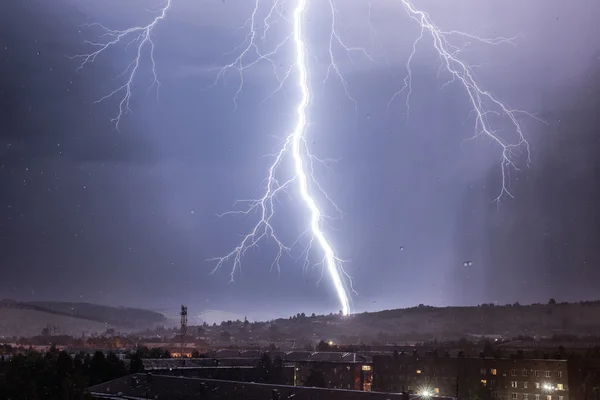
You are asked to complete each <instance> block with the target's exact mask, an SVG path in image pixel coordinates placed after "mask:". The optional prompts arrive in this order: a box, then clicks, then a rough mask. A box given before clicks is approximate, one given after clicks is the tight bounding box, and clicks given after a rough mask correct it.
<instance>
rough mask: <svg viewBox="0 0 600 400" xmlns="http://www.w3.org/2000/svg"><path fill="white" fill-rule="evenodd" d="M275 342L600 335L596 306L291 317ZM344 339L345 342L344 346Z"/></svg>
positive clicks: (435, 309)
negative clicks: (290, 339) (309, 339)
mask: <svg viewBox="0 0 600 400" xmlns="http://www.w3.org/2000/svg"><path fill="white" fill-rule="evenodd" d="M275 325H276V327H277V332H278V336H280V337H288V338H313V337H318V338H325V339H328V340H329V339H331V340H338V339H340V338H342V337H344V338H347V339H349V340H350V341H351V342H354V341H356V340H360V341H364V342H365V343H366V342H371V341H378V342H394V341H397V342H399V341H404V340H406V341H414V340H417V341H421V340H427V339H432V338H436V339H438V340H440V339H457V338H461V337H465V336H468V335H501V336H503V337H516V336H519V335H523V336H538V337H541V336H552V335H554V334H560V335H578V336H586V335H600V302H597V301H596V302H581V303H561V304H533V305H506V306H495V305H482V306H476V307H430V306H423V305H421V306H419V307H413V308H408V309H397V310H385V311H379V312H371V313H362V314H355V315H352V316H349V317H342V316H339V315H329V316H316V317H300V318H298V317H294V318H292V319H279V320H277V321H275ZM347 339H345V340H343V341H345V342H346V341H348V340H347Z"/></svg>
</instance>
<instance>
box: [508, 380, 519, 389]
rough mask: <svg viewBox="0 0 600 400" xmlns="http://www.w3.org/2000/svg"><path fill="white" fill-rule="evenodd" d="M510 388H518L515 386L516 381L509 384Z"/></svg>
mask: <svg viewBox="0 0 600 400" xmlns="http://www.w3.org/2000/svg"><path fill="white" fill-rule="evenodd" d="M510 387H512V388H516V387H518V386H517V381H511V382H510Z"/></svg>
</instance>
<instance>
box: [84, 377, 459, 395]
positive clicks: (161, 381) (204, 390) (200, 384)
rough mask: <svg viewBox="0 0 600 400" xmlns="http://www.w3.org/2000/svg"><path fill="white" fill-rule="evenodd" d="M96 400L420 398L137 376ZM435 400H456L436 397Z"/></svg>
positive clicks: (96, 390)
mask: <svg viewBox="0 0 600 400" xmlns="http://www.w3.org/2000/svg"><path fill="white" fill-rule="evenodd" d="M88 392H89V394H90V395H91V397H92V398H94V399H115V400H116V399H128V400H137V399H140V400H141V399H160V400H187V399H203V400H212V399H214V400H217V399H219V400H222V399H227V400H238V399H239V400H253V399H254V400H287V399H290V400H291V399H293V400H416V397H418V396H406V397H403V395H402V394H390V393H376V392H365V391H356V390H343V389H321V388H308V387H300V386H283V385H265V384H260V383H246V382H234V381H222V380H212V379H200V378H186V377H175V376H162V375H152V374H149V373H147V374H135V375H129V376H126V377H124V378H120V379H116V380H113V381H110V382H106V383H103V384H101V385H96V386H92V387H90V388H89V389H88ZM434 400H453V399H449V398H441V397H437V398H434Z"/></svg>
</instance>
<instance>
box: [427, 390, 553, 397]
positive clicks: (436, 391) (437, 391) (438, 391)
mask: <svg viewBox="0 0 600 400" xmlns="http://www.w3.org/2000/svg"><path fill="white" fill-rule="evenodd" d="M433 391H434V392H435V394H440V388H434V389H433ZM561 400H562V399H561Z"/></svg>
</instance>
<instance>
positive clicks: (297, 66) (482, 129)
mask: <svg viewBox="0 0 600 400" xmlns="http://www.w3.org/2000/svg"><path fill="white" fill-rule="evenodd" d="M172 1H173V0H167V1H166V3H164V5H163V6H161V8H159V9H158V10H157V11H156V13H157V16H156V17H155V18H154V19H153V20H152V21H151V23H150V24H148V25H146V26H139V27H133V28H129V29H125V30H112V29H108V28H106V27H104V26H103V25H100V24H97V23H96V24H92V25H89V26H90V27H96V28H100V29H101V30H102V33H103V35H102V36H101V38H102V39H103V41H102V42H100V43H98V42H89V41H88V42H86V43H87V44H89V45H91V46H92V47H93V48H94V49H95V50H94V51H93V52H91V53H88V54H83V55H79V56H76V57H74V58H79V59H81V60H82V62H81V64H80V66H79V69H81V68H83V67H85V66H86V65H87V64H89V63H92V62H94V61H95V60H96V58H97V57H98V56H99V55H101V54H102V53H104V52H106V51H107V50H108V49H109V48H111V47H116V46H118V45H124V47H125V48H128V47H130V46H135V49H136V55H135V57H134V58H133V60H132V61H131V63H130V64H129V65H128V66H127V68H126V69H125V71H124V72H123V76H124V77H125V83H124V84H123V85H121V86H120V87H118V88H116V89H115V90H114V91H112V92H111V93H109V94H107V95H106V96H104V97H102V98H101V99H99V100H98V101H99V102H100V101H104V100H107V99H109V98H111V97H114V96H118V95H120V94H122V97H121V98H120V101H119V109H118V114H117V115H116V116H115V118H114V119H113V122H115V125H116V127H117V129H118V127H119V123H120V122H121V119H122V117H123V116H124V115H125V114H127V113H128V112H130V100H131V96H132V85H133V81H134V79H135V76H136V73H137V72H138V69H139V67H140V63H141V58H142V54H143V51H144V49H146V48H148V51H149V55H150V59H151V70H152V74H153V78H154V80H153V84H152V87H156V89H157V90H158V88H159V86H160V83H159V81H158V78H157V73H156V63H155V59H154V48H155V46H154V42H153V41H152V35H153V34H154V30H155V28H156V26H157V25H158V24H159V23H160V22H161V21H163V20H164V19H165V17H166V14H167V12H168V11H169V9H170V8H171V5H172ZM265 1H267V0H255V2H254V3H253V9H252V13H251V15H250V18H249V19H248V20H247V21H246V23H245V24H244V26H243V27H242V28H240V29H247V30H248V33H247V35H246V37H245V40H244V41H243V43H242V44H241V45H240V46H238V47H237V48H236V49H234V51H233V52H232V53H237V56H235V59H234V60H233V61H232V62H231V63H229V64H225V65H224V66H223V67H221V68H219V69H218V70H217V71H218V72H217V74H216V79H215V82H214V84H213V85H212V86H215V85H217V84H218V83H219V81H220V80H222V79H224V77H225V75H226V74H227V73H228V72H229V71H233V72H237V74H238V78H239V86H238V87H237V90H236V92H235V95H234V97H233V102H234V106H235V108H237V106H238V100H239V97H240V96H241V95H242V93H243V86H244V72H245V71H246V70H247V69H248V68H251V67H253V66H255V65H257V64H258V63H260V62H267V63H270V64H271V66H272V68H273V74H274V77H275V79H276V80H277V82H278V85H277V87H276V88H275V90H274V91H273V92H272V93H271V96H272V95H274V94H275V93H277V92H278V91H280V90H282V89H283V86H284V84H285V83H286V82H287V81H288V80H292V76H293V77H294V79H295V81H294V82H295V83H294V87H295V89H296V90H297V93H298V94H299V99H298V101H297V104H296V106H295V117H294V118H295V119H294V125H293V127H292V129H291V133H289V135H287V136H286V138H285V140H284V141H283V144H282V146H281V148H280V149H279V151H278V152H277V153H275V154H273V159H274V160H273V162H272V163H271V165H270V167H269V169H268V175H267V178H266V179H265V189H264V193H263V196H262V197H261V198H259V199H257V200H241V201H239V202H238V203H244V204H247V205H248V207H247V208H246V209H244V210H241V211H229V212H227V213H225V214H221V215H226V214H243V215H253V214H258V215H260V220H259V221H258V222H257V223H256V224H255V226H254V228H253V229H252V230H251V231H250V232H249V233H248V234H247V235H245V236H243V239H242V241H241V242H240V243H239V244H238V246H237V247H235V248H234V249H233V250H232V251H231V252H230V253H229V254H226V255H225V256H223V257H219V258H216V259H214V261H216V266H215V268H214V270H213V272H215V271H217V270H218V269H220V268H221V267H223V266H224V265H225V264H232V268H231V280H233V278H234V276H235V273H236V271H238V270H239V269H240V268H241V264H242V259H243V257H244V255H245V253H246V251H247V250H249V249H251V248H254V247H257V246H258V244H259V242H261V241H262V240H266V239H271V240H273V241H274V242H275V243H276V244H277V246H278V249H279V251H278V253H277V255H276V257H275V259H274V261H273V264H272V266H275V267H277V268H278V269H279V268H280V264H279V263H280V260H281V257H282V256H283V255H284V254H288V255H289V254H291V250H292V248H293V247H294V246H295V245H296V244H297V243H298V242H299V240H300V239H301V238H302V237H305V236H306V237H308V239H307V243H308V244H307V245H306V247H305V248H304V250H303V252H302V254H303V255H304V267H305V268H306V267H308V265H309V259H310V253H312V250H313V248H315V247H316V248H318V250H319V254H321V262H320V263H318V265H322V266H323V267H324V270H325V271H327V273H328V275H329V277H330V278H331V280H332V283H333V287H334V289H335V292H336V294H337V297H338V300H339V302H340V305H341V308H342V312H343V313H344V314H345V315H347V314H349V313H350V298H349V291H350V290H352V291H353V289H352V279H351V277H350V275H348V274H347V273H346V271H345V270H344V268H343V262H342V260H341V259H340V258H339V257H338V256H337V255H336V252H335V250H334V248H333V246H332V245H331V243H330V242H329V241H328V239H327V237H326V235H325V233H324V231H323V224H324V223H325V222H326V219H327V217H326V215H325V214H324V213H323V211H322V208H321V207H320V206H319V205H318V203H317V200H316V198H315V196H314V194H313V191H314V190H315V189H316V190H317V191H318V192H319V193H321V195H322V196H323V197H324V198H325V199H326V200H328V201H329V202H330V203H331V204H333V207H334V208H335V209H336V210H337V211H339V209H338V208H337V206H336V205H335V204H334V203H333V202H332V201H331V199H330V198H329V196H327V194H326V193H325V191H324V190H323V189H322V188H321V186H320V185H319V184H318V182H317V181H316V180H315V178H314V176H313V164H314V162H319V161H321V160H319V159H318V158H316V157H315V156H313V155H312V154H311V153H310V152H309V148H308V144H307V141H306V137H305V135H306V133H307V125H308V116H307V110H308V107H309V103H310V98H311V88H310V83H309V80H308V60H307V58H308V49H307V44H306V42H305V40H306V36H305V35H304V29H303V28H304V25H305V23H306V18H305V12H306V9H307V7H308V3H309V0H293V4H294V6H293V13H292V18H291V19H288V18H287V17H286V16H285V12H284V7H285V5H284V0H269V1H270V7H269V8H268V13H267V15H266V17H264V18H263V19H262V20H260V18H259V14H260V13H259V11H260V10H261V7H260V5H261V3H262V2H265ZM315 1H316V0H315ZM367 1H368V2H369V16H370V14H371V7H372V5H371V3H370V1H369V0H367ZM397 1H398V3H399V5H401V7H403V8H404V10H405V12H406V13H407V14H408V16H409V18H410V19H412V20H413V21H415V22H416V23H417V25H418V27H419V28H420V35H418V36H417V38H416V39H415V41H414V43H413V46H412V52H411V54H410V56H409V58H408V61H407V63H406V69H407V76H406V78H405V79H404V85H403V87H402V88H401V89H400V90H399V91H398V92H396V93H395V94H394V95H393V96H392V98H391V100H390V102H389V104H388V109H389V108H390V107H391V105H392V103H393V101H394V100H395V99H396V98H397V97H398V96H400V95H403V94H404V95H405V99H406V107H407V112H408V111H409V110H410V107H409V105H410V95H411V92H412V89H413V88H412V70H411V62H412V60H413V57H414V55H415V52H416V50H417V46H418V44H419V42H420V41H421V40H423V38H424V36H425V34H426V33H428V34H429V35H431V37H432V39H433V47H434V49H435V51H436V52H437V54H438V55H439V58H440V60H441V65H440V70H442V69H443V70H445V71H446V72H448V73H449V74H450V76H451V79H450V81H449V82H447V83H446V84H445V85H447V84H449V83H452V82H454V83H457V84H459V85H460V86H462V87H463V88H464V89H465V91H466V94H467V96H468V100H469V102H470V105H471V114H472V115H474V116H475V137H481V136H483V137H487V138H489V139H490V140H491V141H492V143H495V144H497V145H498V146H499V148H500V149H501V171H502V189H501V192H500V194H499V196H498V199H497V200H499V199H500V198H501V197H502V196H503V195H505V194H506V195H509V196H512V194H511V193H510V191H509V189H508V178H509V177H508V172H509V170H510V168H514V169H516V166H515V156H516V151H517V150H518V149H519V148H524V149H525V151H526V154H527V159H528V160H529V144H528V143H527V140H526V139H525V136H524V133H523V129H522V128H521V125H520V123H519V120H518V115H519V114H526V115H528V116H531V117H533V118H536V117H535V116H533V115H531V114H529V113H526V112H524V111H520V110H515V109H512V108H509V107H508V106H507V105H505V104H504V103H502V102H501V101H500V100H498V99H497V98H496V97H495V96H493V95H492V94H491V93H490V92H488V91H486V90H485V89H483V88H482V87H481V86H480V85H479V84H478V83H477V81H476V80H475V77H474V74H473V66H471V65H469V64H468V63H467V62H466V61H464V60H463V59H462V58H460V53H461V51H462V50H463V48H461V47H457V46H455V45H453V44H451V42H450V39H451V38H452V37H454V36H458V37H462V38H467V39H470V40H473V41H479V42H482V43H485V44H489V45H499V44H502V43H512V39H509V38H497V39H485V38H480V37H477V36H474V35H470V34H467V33H463V32H458V31H443V30H441V29H440V28H439V27H438V26H437V25H436V24H434V23H433V22H432V20H431V18H430V16H429V14H427V13H426V12H424V11H421V10H419V9H417V8H416V7H415V6H414V5H413V3H412V2H411V1H410V0H397ZM334 2H335V0H328V5H329V6H330V7H329V10H330V12H331V27H330V29H331V30H330V36H329V48H328V51H329V64H328V67H327V74H326V77H325V81H327V80H328V79H329V78H330V76H331V75H332V74H334V75H335V76H337V78H339V80H340V82H341V84H342V86H343V89H344V91H345V94H346V95H347V97H348V98H349V99H350V100H351V101H352V102H353V103H354V107H355V109H356V107H357V101H356V100H355V99H354V98H353V97H352V96H351V95H350V86H349V84H348V82H347V81H346V79H345V78H344V76H343V74H342V69H341V67H340V65H339V64H338V63H337V62H336V58H335V56H334V48H339V49H340V50H341V51H343V52H345V53H346V54H348V55H350V53H353V52H356V53H359V54H362V55H363V56H364V57H365V58H367V59H368V60H370V61H372V62H376V61H375V60H374V59H373V58H372V57H371V56H370V55H369V54H368V52H367V51H366V50H365V49H363V48H360V47H352V46H349V45H347V44H346V43H345V42H344V40H343V39H342V37H341V36H340V35H339V34H338V29H337V25H338V18H337V15H338V11H337V9H336V7H335V3H334ZM311 4H312V3H311ZM280 22H283V23H288V24H289V25H290V32H289V34H287V35H286V36H285V37H284V38H283V39H282V40H281V41H279V43H278V44H277V45H276V46H274V47H273V48H272V49H271V50H269V51H261V50H260V49H261V47H262V46H263V45H264V41H265V38H266V37H267V34H268V32H269V30H270V29H271V28H272V27H273V26H274V25H275V24H276V23H280ZM369 22H370V21H369ZM371 29H372V30H373V31H375V29H374V27H373V26H371ZM269 36H270V34H269ZM288 44H289V45H290V46H293V49H294V51H293V56H294V62H293V63H292V65H291V66H290V67H289V68H288V69H287V70H286V71H285V73H284V74H283V76H279V73H278V70H277V63H276V62H275V60H274V58H275V55H276V54H277V53H278V52H279V50H280V49H281V48H283V47H284V46H286V45H288ZM230 54H231V53H230ZM385 61H386V63H387V64H390V63H389V61H388V60H387V58H385ZM325 81H324V82H325ZM445 85H444V86H445ZM492 115H494V116H496V117H501V118H504V119H506V120H507V121H508V122H509V124H510V125H511V126H512V128H513V133H516V137H517V140H515V141H512V142H511V141H510V140H508V139H506V138H504V137H503V136H501V135H500V133H499V132H500V131H499V130H498V129H495V128H493V127H492V123H491V122H490V116H492ZM536 119H537V118H536ZM288 160H289V161H290V164H291V169H292V171H291V173H289V172H288V174H287V175H285V174H283V173H282V171H281V170H282V166H283V165H284V164H285V163H286V161H288ZM284 172H285V171H284ZM282 174H283V175H285V176H287V177H286V178H285V179H281V178H280V175H282ZM294 188H295V189H296V190H297V191H298V193H299V197H300V199H301V200H302V202H303V204H304V206H305V207H306V208H307V209H308V211H309V214H310V217H309V221H308V222H307V225H306V228H305V230H304V233H303V234H302V235H301V236H300V237H299V238H298V240H296V242H294V243H293V244H291V245H286V244H284V242H283V241H281V240H280V239H279V238H278V236H277V235H276V233H275V230H274V228H273V225H272V223H273V221H274V218H276V213H275V205H276V203H277V198H278V196H279V195H280V194H283V193H286V194H288V195H290V191H291V190H292V189H294Z"/></svg>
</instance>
